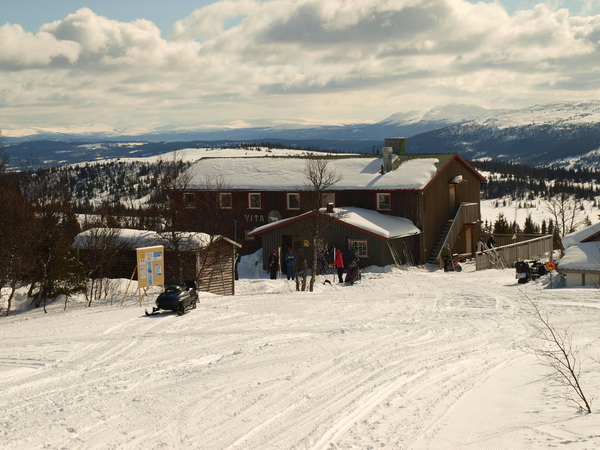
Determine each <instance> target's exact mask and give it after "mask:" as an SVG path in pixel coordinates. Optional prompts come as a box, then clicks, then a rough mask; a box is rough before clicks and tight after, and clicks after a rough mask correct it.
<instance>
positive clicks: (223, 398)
mask: <svg viewBox="0 0 600 450" xmlns="http://www.w3.org/2000/svg"><path fill="white" fill-rule="evenodd" d="M241 277H242V279H241V280H240V281H239V282H238V283H237V285H236V289H237V295H235V296H231V297H218V296H210V295H202V296H201V302H200V304H199V306H198V308H197V309H195V310H193V311H191V312H190V313H189V314H186V315H184V316H182V317H177V316H175V315H173V314H170V313H165V314H160V315H156V316H150V317H147V316H145V315H144V308H149V307H150V306H151V305H152V302H153V300H154V298H155V297H156V292H155V293H153V294H151V295H150V296H149V298H147V299H146V300H145V301H144V306H143V307H140V306H139V305H138V304H137V294H136V293H135V292H133V291H130V292H129V294H128V295H127V298H126V301H125V306H124V307H120V306H119V304H120V303H121V300H122V298H123V291H121V293H116V294H115V295H114V299H113V300H112V302H111V301H110V300H108V299H107V300H106V301H102V302H97V304H95V305H94V306H92V307H91V308H88V307H85V306H84V305H83V303H77V302H75V301H71V302H70V303H69V305H68V308H67V310H66V311H63V306H64V304H62V303H61V304H53V305H51V306H50V307H49V308H48V313H47V314H44V312H43V311H42V310H41V309H37V310H31V309H28V308H27V306H26V305H25V304H22V305H21V306H20V307H18V308H17V310H16V311H15V312H14V313H13V315H11V316H9V317H1V318H0V342H2V345H1V346H0V383H1V386H2V389H0V425H1V427H0V448H2V449H10V450H12V449H15V450H21V449H38V448H39V449H42V448H46V449H59V448H60V449H86V450H87V449H167V448H168V449H234V448H240V449H338V448H355V449H369V448H373V449H375V448H390V449H511V450H513V449H546V448H553V447H559V448H563V447H564V448H568V449H593V448H600V429H599V428H598V415H597V414H591V415H584V414H581V413H579V412H578V411H577V410H576V409H574V408H573V407H572V406H570V405H569V404H568V403H567V402H566V401H565V400H564V399H563V398H562V395H563V394H564V389H563V388H560V387H556V386H552V385H551V384H550V383H549V382H548V381H547V380H544V379H543V376H544V374H545V370H546V368H544V367H543V366H541V365H540V364H539V362H538V361H537V359H536V357H535V356H533V355H532V354H531V353H528V352H527V348H528V347H529V346H533V347H536V346H539V345H541V344H540V343H539V341H538V340H537V336H538V332H537V331H536V326H537V325H538V323H536V320H535V319H534V318H533V317H532V315H531V311H532V308H531V306H530V305H529V303H528V299H527V297H529V298H531V299H532V300H534V301H536V302H538V304H539V306H540V308H541V309H542V310H543V311H545V312H546V311H547V312H548V313H549V314H550V320H551V322H552V323H553V324H554V325H555V326H556V327H557V328H559V329H564V328H566V327H570V330H571V332H572V333H573V337H574V341H575V343H576V344H577V345H578V346H579V352H580V353H579V355H580V356H581V357H582V358H583V359H582V362H583V365H582V371H583V373H582V375H581V381H582V384H583V389H584V391H585V392H586V394H587V395H588V396H589V397H592V398H598V396H599V395H600V385H599V383H598V381H599V379H600V378H599V377H600V364H599V363H597V362H594V361H593V360H592V359H590V357H595V358H596V359H598V355H599V354H600V341H599V337H600V294H599V293H600V291H599V290H597V289H565V288H561V289H549V288H548V284H549V277H548V276H546V277H545V278H542V279H541V280H539V281H537V282H532V283H529V284H527V285H518V284H517V283H516V282H515V279H514V271H513V270H512V269H506V270H487V271H481V272H475V271H474V270H473V268H472V267H471V266H469V265H467V266H466V268H465V270H464V271H463V272H462V273H444V272H443V271H440V270H435V268H433V267H428V268H422V269H419V268H410V269H409V268H404V269H395V268H390V267H388V268H386V269H375V268H373V270H372V271H370V272H365V273H364V275H363V279H362V281H361V282H360V284H357V285H354V286H343V285H337V284H335V283H333V284H332V285H328V284H324V283H323V281H324V278H319V280H318V283H317V284H316V291H315V292H314V293H308V292H296V291H295V290H294V285H293V284H292V282H289V281H287V280H283V279H278V280H269V279H267V277H266V274H265V273H264V272H260V273H259V277H258V278H255V271H254V268H253V264H252V261H251V257H246V258H244V261H243V264H242V268H241ZM329 278H330V279H333V277H332V276H329ZM555 280H556V277H555ZM111 303H112V304H111Z"/></svg>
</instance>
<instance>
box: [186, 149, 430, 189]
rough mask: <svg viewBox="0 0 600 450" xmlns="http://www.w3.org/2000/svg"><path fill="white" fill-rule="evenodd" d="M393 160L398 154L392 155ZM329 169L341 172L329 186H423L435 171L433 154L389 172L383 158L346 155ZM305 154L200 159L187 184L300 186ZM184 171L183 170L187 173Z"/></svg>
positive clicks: (251, 186) (414, 187) (192, 167)
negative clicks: (220, 181)
mask: <svg viewBox="0 0 600 450" xmlns="http://www.w3.org/2000/svg"><path fill="white" fill-rule="evenodd" d="M393 158H394V160H395V159H397V158H398V157H397V156H396V155H393ZM328 161H329V163H328V170H331V171H332V172H335V173H336V174H338V175H340V176H341V179H340V181H339V182H337V183H336V184H334V185H333V186H331V188H330V189H331V190H342V189H364V188H369V189H422V188H424V187H425V186H426V185H427V183H428V182H429V181H430V180H431V179H432V178H433V176H434V175H435V174H436V173H437V167H436V164H437V163H438V162H439V159H437V158H435V157H423V158H417V157H415V158H413V159H410V160H407V161H404V162H403V163H402V164H400V166H399V167H398V168H397V169H395V170H392V171H391V172H388V173H385V174H381V173H380V171H381V166H382V164H383V159H381V158H364V157H356V156H353V157H347V158H332V159H329V160H328ZM305 164H306V159H305V158H273V157H262V158H214V159H201V160H199V161H197V162H196V163H194V164H193V165H192V166H191V167H190V168H189V169H188V171H189V174H191V177H190V182H189V183H188V186H189V187H190V188H192V189H194V188H202V187H205V186H206V185H207V182H210V180H215V179H219V180H222V183H223V185H222V186H220V189H223V190H226V189H244V190H249V189H256V190H282V191H289V190H299V189H303V188H304V187H305V185H306V184H307V180H306V176H305V174H304V168H305ZM188 171H186V174H187V173H188Z"/></svg>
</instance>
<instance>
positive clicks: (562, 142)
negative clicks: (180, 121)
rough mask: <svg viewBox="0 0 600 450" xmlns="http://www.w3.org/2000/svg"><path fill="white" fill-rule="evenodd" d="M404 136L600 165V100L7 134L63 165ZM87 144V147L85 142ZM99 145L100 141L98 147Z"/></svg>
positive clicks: (350, 147) (429, 148) (485, 154)
mask: <svg viewBox="0 0 600 450" xmlns="http://www.w3.org/2000/svg"><path fill="white" fill-rule="evenodd" d="M392 136H404V137H406V138H408V140H407V150H408V151H409V152H411V153H431V152H457V153H459V154H461V155H462V156H464V157H467V158H490V159H501V160H507V161H514V162H519V163H524V164H530V165H554V166H567V167H580V166H585V167H588V168H596V169H598V168H600V160H599V153H600V152H599V151H598V150H599V149H600V101H588V102H556V103H550V104H545V105H535V106H532V107H528V108H523V109H519V110H494V109H488V108H484V107H481V106H476V105H464V104H451V105H444V106H439V107H436V108H433V109H429V110H424V111H410V112H401V113H396V114H393V115H391V116H389V117H387V118H385V119H383V120H381V121H379V122H376V123H365V124H353V125H338V126H319V127H298V126H290V127H281V126H278V127H259V128H242V129H225V130H224V129H219V130H185V131H182V130H176V131H170V132H165V131H160V132H152V133H143V134H125V135H123V134H120V135H119V134H116V133H114V132H109V131H103V132H98V130H96V131H95V132H93V133H91V134H90V133H78V134H71V133H65V132H61V133H38V134H36V135H30V136H21V137H19V138H10V137H6V138H5V143H6V144H7V147H6V149H7V151H8V153H9V155H10V156H11V157H12V158H13V160H14V159H16V160H19V159H21V160H22V159H26V158H30V156H31V155H33V156H35V157H37V158H38V160H39V161H42V162H43V164H42V165H46V166H48V165H55V164H64V163H74V162H81V161H87V160H93V159H98V158H105V157H113V158H114V157H119V156H121V157H125V156H131V155H130V152H131V148H129V146H128V145H123V144H122V143H123V142H131V141H135V142H138V143H139V144H140V145H138V148H137V149H136V151H137V152H138V154H143V155H147V156H149V155H154V154H158V153H163V152H166V151H172V150H174V149H177V148H189V147H202V146H225V145H231V144H234V143H239V142H265V141H270V142H278V143H281V144H284V145H288V146H291V147H297V148H321V149H326V150H331V149H336V150H340V151H345V152H372V151H376V150H380V148H381V146H382V145H383V139H384V138H386V137H392ZM84 144H85V146H82V145H84ZM90 144H94V145H90Z"/></svg>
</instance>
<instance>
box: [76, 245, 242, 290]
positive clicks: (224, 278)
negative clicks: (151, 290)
mask: <svg viewBox="0 0 600 450" xmlns="http://www.w3.org/2000/svg"><path fill="white" fill-rule="evenodd" d="M77 254H78V257H79V260H80V261H81V262H82V264H84V267H86V268H91V267H93V266H94V264H95V262H96V261H98V258H99V256H98V251H97V250H93V249H77ZM182 258H183V262H184V264H183V274H184V279H183V280H179V273H178V272H179V269H178V266H179V264H178V262H177V256H176V255H175V252H173V251H169V250H167V251H165V283H166V282H168V281H171V280H179V281H186V280H196V283H197V285H198V290H200V291H205V292H210V293H213V294H216V295H234V294H235V281H234V280H235V277H234V261H235V251H234V249H233V245H231V244H229V243H227V242H225V241H220V242H219V243H218V245H217V246H216V247H215V249H213V250H212V251H211V252H210V254H209V257H208V264H207V268H206V269H205V270H204V271H203V272H202V273H201V274H200V275H199V276H198V279H197V275H198V273H197V271H198V270H199V268H198V262H199V258H202V254H201V255H200V256H198V254H197V252H195V251H186V252H183V253H182ZM136 267H137V255H136V251H135V250H124V251H121V252H119V254H118V255H117V257H116V258H115V259H114V260H113V261H112V264H111V265H110V270H109V271H108V276H109V278H126V279H129V278H131V276H132V274H133V271H134V269H135V268H136ZM87 270H88V271H89V269H87ZM90 276H91V278H95V277H96V276H95V274H94V273H90ZM135 279H137V274H136V277H135Z"/></svg>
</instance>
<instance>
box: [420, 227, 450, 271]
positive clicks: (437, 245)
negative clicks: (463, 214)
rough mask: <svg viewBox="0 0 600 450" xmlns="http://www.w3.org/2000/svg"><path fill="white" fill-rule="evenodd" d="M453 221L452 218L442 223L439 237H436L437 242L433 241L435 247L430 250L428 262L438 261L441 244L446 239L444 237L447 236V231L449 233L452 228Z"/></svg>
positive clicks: (435, 262) (434, 262)
mask: <svg viewBox="0 0 600 450" xmlns="http://www.w3.org/2000/svg"><path fill="white" fill-rule="evenodd" d="M453 222H454V221H453V220H448V221H447V222H446V224H445V225H444V228H443V229H442V231H441V233H440V237H439V238H438V240H437V242H436V243H435V247H433V251H432V252H431V255H430V256H429V260H428V261H427V263H428V264H437V263H438V258H437V257H438V255H439V254H440V252H441V251H442V246H443V245H444V242H445V241H446V237H447V236H448V233H450V229H451V228H452V223H453Z"/></svg>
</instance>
